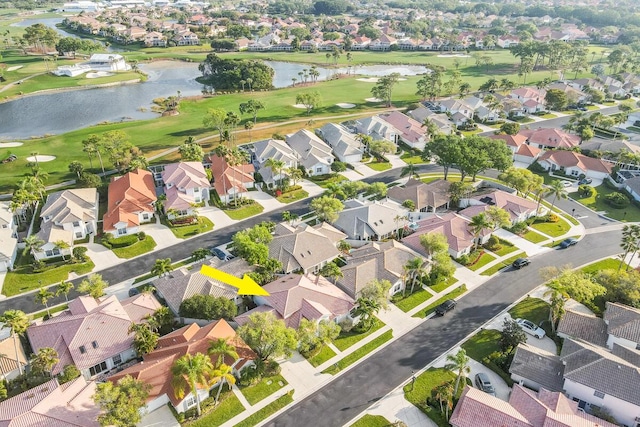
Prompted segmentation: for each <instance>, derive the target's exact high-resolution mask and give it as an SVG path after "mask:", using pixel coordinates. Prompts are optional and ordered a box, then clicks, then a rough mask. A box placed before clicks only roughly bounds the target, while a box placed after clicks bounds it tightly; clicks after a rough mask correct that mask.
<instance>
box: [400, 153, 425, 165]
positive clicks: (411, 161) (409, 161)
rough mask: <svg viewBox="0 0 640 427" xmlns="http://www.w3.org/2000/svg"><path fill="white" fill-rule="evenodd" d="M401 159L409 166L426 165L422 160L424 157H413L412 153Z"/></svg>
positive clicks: (404, 155)
mask: <svg viewBox="0 0 640 427" xmlns="http://www.w3.org/2000/svg"><path fill="white" fill-rule="evenodd" d="M400 158H401V159H402V161H403V162H405V163H407V164H414V165H417V164H422V163H426V162H425V161H424V160H422V157H420V156H413V155H411V153H406V154H403V155H402V156H400Z"/></svg>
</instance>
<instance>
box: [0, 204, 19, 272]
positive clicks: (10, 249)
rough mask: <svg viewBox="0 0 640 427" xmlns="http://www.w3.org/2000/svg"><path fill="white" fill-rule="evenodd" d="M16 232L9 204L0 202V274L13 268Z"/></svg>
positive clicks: (16, 250)
mask: <svg viewBox="0 0 640 427" xmlns="http://www.w3.org/2000/svg"><path fill="white" fill-rule="evenodd" d="M17 230H18V225H17V224H16V220H15V216H14V214H13V212H12V211H11V209H10V208H9V202H0V272H3V271H8V270H10V269H12V268H13V263H14V262H15V260H16V256H17V253H18V239H17Z"/></svg>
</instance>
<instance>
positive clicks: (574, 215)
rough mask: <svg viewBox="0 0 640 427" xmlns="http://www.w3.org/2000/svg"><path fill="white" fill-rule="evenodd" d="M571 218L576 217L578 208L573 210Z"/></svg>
mask: <svg viewBox="0 0 640 427" xmlns="http://www.w3.org/2000/svg"><path fill="white" fill-rule="evenodd" d="M571 216H572V217H574V218H575V217H576V208H573V209H571Z"/></svg>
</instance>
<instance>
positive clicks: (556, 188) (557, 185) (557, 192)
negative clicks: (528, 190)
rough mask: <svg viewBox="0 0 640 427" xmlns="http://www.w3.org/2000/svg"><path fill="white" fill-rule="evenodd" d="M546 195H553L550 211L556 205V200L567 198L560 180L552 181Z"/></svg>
mask: <svg viewBox="0 0 640 427" xmlns="http://www.w3.org/2000/svg"><path fill="white" fill-rule="evenodd" d="M547 194H548V195H553V202H552V203H551V211H553V208H554V206H555V205H556V200H558V199H566V198H567V190H565V188H564V186H563V185H562V182H560V180H557V179H556V180H553V182H551V185H550V186H549V189H548V190H547Z"/></svg>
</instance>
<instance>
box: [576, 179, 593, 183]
mask: <svg viewBox="0 0 640 427" xmlns="http://www.w3.org/2000/svg"><path fill="white" fill-rule="evenodd" d="M592 182H593V180H592V179H591V178H582V179H581V180H580V181H578V184H580V185H586V184H591V183H592Z"/></svg>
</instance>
